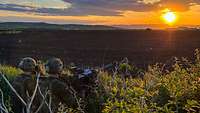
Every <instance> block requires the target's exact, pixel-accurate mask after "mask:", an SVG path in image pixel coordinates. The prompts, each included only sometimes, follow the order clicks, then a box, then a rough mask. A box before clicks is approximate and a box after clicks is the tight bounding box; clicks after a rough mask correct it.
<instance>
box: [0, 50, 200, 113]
mask: <svg viewBox="0 0 200 113" xmlns="http://www.w3.org/2000/svg"><path fill="white" fill-rule="evenodd" d="M195 56H196V60H195V62H194V63H191V62H189V61H188V60H187V59H184V64H181V63H180V62H175V64H173V65H172V66H171V67H172V68H173V69H172V70H168V71H165V72H163V68H162V67H160V65H159V64H156V65H153V66H149V68H148V70H147V71H146V72H145V75H144V78H124V77H123V76H122V75H116V73H114V74H113V75H109V74H108V73H105V72H102V73H99V75H98V87H96V88H95V89H94V92H93V93H94V94H91V95H90V96H89V97H87V98H86V99H83V101H84V102H83V103H85V104H86V105H83V106H82V108H85V110H84V111H85V112H88V113H99V112H103V113H173V112H177V113H185V112H194V113H198V112H200V111H199V110H200V95H199V94H200V52H199V50H196V53H195ZM184 65H189V66H184ZM120 68H121V70H124V69H129V70H132V67H131V66H130V65H121V67H120ZM0 71H1V72H3V73H4V74H5V75H7V77H8V78H9V80H11V81H12V79H13V77H15V76H16V75H18V74H19V73H21V71H20V70H18V69H16V68H12V67H6V66H1V67H0ZM0 80H1V83H0V85H1V88H3V90H4V91H5V92H7V91H6V90H8V89H9V88H8V87H7V86H6V85H5V83H4V82H3V81H2V79H0ZM85 106H86V107H85ZM65 112H71V113H76V112H80V110H79V109H72V108H68V107H66V106H64V105H62V104H61V105H60V108H59V112H58V113H65Z"/></svg>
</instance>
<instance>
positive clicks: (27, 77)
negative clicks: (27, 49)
mask: <svg viewBox="0 0 200 113" xmlns="http://www.w3.org/2000/svg"><path fill="white" fill-rule="evenodd" d="M35 66H36V61H35V60H34V59H33V58H30V57H26V58H23V59H22V60H21V61H20V63H19V65H18V67H19V68H20V69H21V70H23V73H22V74H21V75H19V76H17V77H16V78H15V79H14V81H13V83H12V85H13V87H14V88H15V90H16V91H17V92H18V94H19V95H20V96H21V97H22V99H23V100H24V101H25V102H27V101H28V96H27V94H29V95H31V94H32V92H33V90H34V86H35V82H33V76H35V73H36V72H35ZM11 95H12V96H11V98H12V105H13V109H12V110H13V112H14V113H22V112H23V110H24V111H25V105H24V104H23V103H22V102H21V100H20V99H19V98H18V97H17V96H16V94H14V92H12V94H11Z"/></svg>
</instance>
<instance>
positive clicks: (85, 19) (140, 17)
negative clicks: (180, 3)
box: [0, 5, 200, 27]
mask: <svg viewBox="0 0 200 113" xmlns="http://www.w3.org/2000/svg"><path fill="white" fill-rule="evenodd" d="M174 7H176V6H174ZM169 9H170V8H169ZM173 9H174V8H173ZM162 10H164V9H159V10H153V11H143V12H138V11H121V15H120V16H112V15H111V16H109V15H108V16H94V15H88V16H84V15H80V16H56V15H54V16H48V15H40V14H38V13H32V12H29V13H24V12H17V11H7V10H0V21H3V22H6V21H36V22H50V23H63V24H68V23H73V24H74V23H78V24H80V23H81V24H105V25H134V24H142V25H143V24H146V25H151V24H159V25H160V24H161V25H162V27H163V26H167V25H164V22H163V20H162V19H161V18H160V16H161V15H162ZM175 12H176V11H175ZM176 13H177V16H178V20H177V22H176V23H175V25H174V26H183V25H200V5H193V6H190V8H189V9H188V10H186V11H178V12H176Z"/></svg>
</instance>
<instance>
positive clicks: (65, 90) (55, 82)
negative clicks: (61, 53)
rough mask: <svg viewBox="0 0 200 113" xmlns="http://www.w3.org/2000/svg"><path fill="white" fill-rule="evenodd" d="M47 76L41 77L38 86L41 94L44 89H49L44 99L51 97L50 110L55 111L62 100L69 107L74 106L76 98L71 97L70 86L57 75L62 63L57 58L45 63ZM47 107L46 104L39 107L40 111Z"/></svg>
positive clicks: (60, 70)
mask: <svg viewBox="0 0 200 113" xmlns="http://www.w3.org/2000/svg"><path fill="white" fill-rule="evenodd" d="M46 68H47V72H48V74H49V76H48V77H41V79H40V87H41V92H42V93H43V95H44V94H45V92H46V90H48V91H49V94H48V97H47V99H46V101H48V100H49V99H50V97H51V98H52V103H51V104H52V112H53V113H54V112H56V111H57V109H58V107H59V103H60V102H62V103H64V104H65V105H68V106H69V107H76V100H75V98H74V97H73V94H72V90H71V89H70V87H69V86H68V85H67V84H66V83H65V82H63V81H62V80H61V79H60V78H59V77H60V75H61V73H62V71H63V63H62V61H61V60H60V59H58V58H53V59H50V60H49V61H48V62H47V65H46ZM48 110H49V109H48V107H47V105H44V106H43V108H42V109H41V113H44V112H47V111H48Z"/></svg>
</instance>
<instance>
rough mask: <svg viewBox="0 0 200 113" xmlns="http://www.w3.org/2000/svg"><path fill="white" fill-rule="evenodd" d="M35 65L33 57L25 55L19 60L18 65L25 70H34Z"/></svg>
mask: <svg viewBox="0 0 200 113" xmlns="http://www.w3.org/2000/svg"><path fill="white" fill-rule="evenodd" d="M36 65H37V63H36V61H35V60H34V59H33V58H30V57H25V58H23V59H22V60H21V61H20V63H19V65H18V67H19V68H20V69H22V70H23V71H26V72H34V71H35V67H36Z"/></svg>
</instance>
